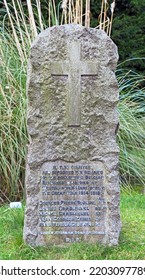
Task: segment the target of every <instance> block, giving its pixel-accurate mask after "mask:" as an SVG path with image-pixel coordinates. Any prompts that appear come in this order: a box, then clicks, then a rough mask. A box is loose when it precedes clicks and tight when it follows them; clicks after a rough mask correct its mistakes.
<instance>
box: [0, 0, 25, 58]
mask: <svg viewBox="0 0 145 280" xmlns="http://www.w3.org/2000/svg"><path fill="white" fill-rule="evenodd" d="M4 4H5V7H6V10H7V14H8V17H9V20H10V23H11V28H12V32H13V36H14V40H15V43H16V47H17V50H18V53H19V56H20V59H21V61H22V63H23V62H24V60H25V58H24V55H23V51H22V48H21V44H20V43H19V39H18V36H17V33H16V30H15V27H14V23H13V20H12V16H11V14H10V11H9V7H8V5H7V1H6V0H4Z"/></svg>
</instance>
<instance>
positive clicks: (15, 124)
mask: <svg viewBox="0 0 145 280" xmlns="http://www.w3.org/2000/svg"><path fill="white" fill-rule="evenodd" d="M26 3H27V6H25V7H24V6H23V5H22V1H20V0H12V1H11V5H10V4H8V2H7V0H3V5H4V7H5V11H6V14H5V16H4V17H3V21H2V22H1V30H0V31H1V38H0V68H1V69H0V70H1V83H0V202H1V203H3V202H4V201H5V200H12V199H21V198H22V197H23V193H24V176H25V158H26V150H27V143H28V136H27V128H26V109H27V96H26V88H25V85H26V67H27V58H28V54H29V49H30V45H31V42H32V41H33V40H34V38H35V37H36V36H37V35H38V33H39V32H40V31H41V30H43V29H45V28H46V27H48V26H52V25H54V24H65V23H72V22H74V23H79V24H82V25H84V26H86V27H89V26H90V22H91V19H90V1H89V0H86V1H82V0H77V1H68V0H64V1H62V2H58V1H54V0H50V1H46V7H45V8H46V10H47V14H48V18H47V19H46V18H44V17H43V14H42V7H41V1H40V0H36V3H35V5H32V2H31V0H27V1H26ZM33 3H34V1H33ZM56 3H57V5H56ZM114 7H115V1H112V4H111V7H110V6H109V4H108V1H106V0H103V1H102V6H101V12H100V15H99V18H98V26H97V27H96V28H99V29H103V30H104V31H106V32H107V34H108V35H109V36H110V34H111V28H112V21H113V13H114ZM110 8H111V13H110V14H111V17H110V18H108V11H109V9H110ZM24 9H25V10H24ZM116 74H117V77H118V82H119V89H120V103H119V107H118V110H119V116H120V129H119V132H118V136H117V137H118V143H119V146H120V179H121V182H122V183H123V185H129V184H131V185H132V184H133V183H136V184H140V185H144V184H145V172H144V166H145V164H144V163H145V108H144V96H145V89H144V87H143V84H142V83H143V79H144V77H142V76H141V75H139V74H137V73H134V72H132V71H126V70H123V69H121V66H119V67H118V69H117V72H116Z"/></svg>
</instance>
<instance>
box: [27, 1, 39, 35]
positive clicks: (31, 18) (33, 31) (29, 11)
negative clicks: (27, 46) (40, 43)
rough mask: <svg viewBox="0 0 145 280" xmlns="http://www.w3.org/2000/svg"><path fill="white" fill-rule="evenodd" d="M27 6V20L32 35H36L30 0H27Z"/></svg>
mask: <svg viewBox="0 0 145 280" xmlns="http://www.w3.org/2000/svg"><path fill="white" fill-rule="evenodd" d="M27 7H28V13H29V20H30V26H31V29H32V33H33V35H34V37H37V35H38V33H37V28H36V23H35V19H34V14H33V9H32V3H31V0H27Z"/></svg>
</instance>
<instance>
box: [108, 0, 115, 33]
mask: <svg viewBox="0 0 145 280" xmlns="http://www.w3.org/2000/svg"><path fill="white" fill-rule="evenodd" d="M114 9H115V0H114V1H113V2H112V4H111V21H110V28H109V32H108V35H109V37H110V36H111V30H112V22H113V15H114Z"/></svg>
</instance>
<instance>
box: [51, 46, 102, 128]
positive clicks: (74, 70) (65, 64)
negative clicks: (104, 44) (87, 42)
mask: <svg viewBox="0 0 145 280" xmlns="http://www.w3.org/2000/svg"><path fill="white" fill-rule="evenodd" d="M80 56H81V50H80V43H79V42H78V41H73V42H71V44H70V45H69V46H68V61H56V62H55V61H54V62H52V63H51V73H52V75H53V76H67V77H68V126H70V127H76V126H80V123H81V77H82V76H97V72H98V65H97V63H96V62H93V61H88V60H87V61H81V60H80Z"/></svg>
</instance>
